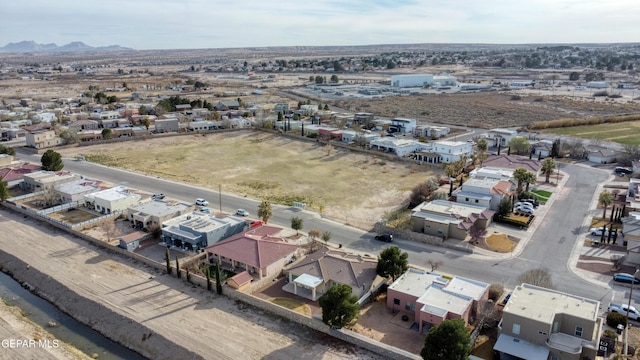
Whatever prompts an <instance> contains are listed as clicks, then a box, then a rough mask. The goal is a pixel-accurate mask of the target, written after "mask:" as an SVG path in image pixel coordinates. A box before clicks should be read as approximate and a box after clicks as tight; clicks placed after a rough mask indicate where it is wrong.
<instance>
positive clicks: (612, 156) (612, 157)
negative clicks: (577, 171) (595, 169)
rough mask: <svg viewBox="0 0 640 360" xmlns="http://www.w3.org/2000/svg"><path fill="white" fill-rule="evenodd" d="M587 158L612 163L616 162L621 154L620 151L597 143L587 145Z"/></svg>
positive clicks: (596, 161) (598, 162)
mask: <svg viewBox="0 0 640 360" xmlns="http://www.w3.org/2000/svg"><path fill="white" fill-rule="evenodd" d="M585 150H586V152H587V160H589V161H590V162H593V163H596V164H611V163H614V162H616V157H618V156H620V152H618V151H616V150H614V149H610V148H606V147H602V146H597V145H587V146H586V147H585Z"/></svg>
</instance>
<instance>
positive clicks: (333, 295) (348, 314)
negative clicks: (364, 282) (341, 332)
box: [318, 284, 360, 329]
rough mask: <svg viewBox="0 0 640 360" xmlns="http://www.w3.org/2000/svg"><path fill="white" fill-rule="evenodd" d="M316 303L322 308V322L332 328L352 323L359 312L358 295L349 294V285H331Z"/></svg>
mask: <svg viewBox="0 0 640 360" xmlns="http://www.w3.org/2000/svg"><path fill="white" fill-rule="evenodd" d="M318 303H319V304H320V307H321V308H322V322H323V323H325V324H327V325H329V326H330V327H331V328H332V329H340V328H343V327H345V326H350V325H353V324H354V323H355V322H356V320H357V319H358V315H359V314H360V307H359V306H358V297H357V296H355V295H353V294H351V286H349V285H345V284H337V285H333V286H332V287H330V288H329V291H327V293H326V294H324V295H322V296H321V297H320V299H319V300H318Z"/></svg>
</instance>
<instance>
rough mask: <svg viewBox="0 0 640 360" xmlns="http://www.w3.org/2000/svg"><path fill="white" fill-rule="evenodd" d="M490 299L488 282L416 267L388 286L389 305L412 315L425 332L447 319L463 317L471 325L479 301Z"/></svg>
mask: <svg viewBox="0 0 640 360" xmlns="http://www.w3.org/2000/svg"><path fill="white" fill-rule="evenodd" d="M488 298H489V284H487V283H484V282H481V281H476V280H472V279H467V278H463V277H459V276H454V277H453V278H445V277H443V276H442V275H440V274H436V273H430V272H427V271H424V270H418V269H413V268H410V269H409V270H407V272H405V273H404V274H402V275H401V276H400V277H399V278H398V279H396V281H394V282H393V284H391V285H389V287H388V288H387V308H389V309H390V310H391V311H392V312H393V313H395V312H401V313H404V314H407V315H409V316H410V317H411V319H412V321H413V322H415V323H416V324H418V330H419V332H423V333H427V332H428V331H429V329H430V328H431V327H432V326H435V325H439V324H441V323H442V322H443V321H444V320H452V319H462V320H464V322H465V324H466V325H469V324H470V323H471V322H473V319H474V318H475V317H476V315H477V312H478V304H482V303H484V302H485V301H487V300H488Z"/></svg>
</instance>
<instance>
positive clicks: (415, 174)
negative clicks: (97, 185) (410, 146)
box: [60, 131, 442, 229]
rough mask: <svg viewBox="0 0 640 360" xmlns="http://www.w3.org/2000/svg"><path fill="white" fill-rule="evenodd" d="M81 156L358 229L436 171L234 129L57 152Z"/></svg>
mask: <svg viewBox="0 0 640 360" xmlns="http://www.w3.org/2000/svg"><path fill="white" fill-rule="evenodd" d="M60 152H61V153H62V154H63V156H67V157H72V156H75V155H77V154H83V155H84V156H85V157H86V159H87V160H91V161H96V162H99V163H102V164H105V165H109V166H114V167H120V168H125V169H129V170H134V171H139V172H142V173H146V174H153V175H155V176H160V177H164V178H168V179H174V180H180V181H185V182H189V183H193V184H200V185H203V186H206V187H208V188H212V189H217V188H218V185H222V189H223V191H225V192H232V193H235V194H238V195H240V196H247V197H251V198H256V199H270V200H271V201H272V202H275V203H281V204H290V203H291V202H292V201H300V202H304V203H306V204H307V206H309V207H311V208H313V209H315V210H318V211H322V214H323V216H326V217H329V218H334V219H337V220H344V219H345V217H346V216H347V215H348V219H349V223H350V224H351V225H353V226H357V227H360V228H363V229H369V228H370V227H371V225H372V224H373V223H374V222H375V221H377V220H378V219H380V217H381V216H382V215H383V214H384V212H385V211H390V210H394V209H396V208H397V207H398V206H400V205H401V204H403V203H404V201H405V200H406V199H407V197H408V194H409V192H410V191H411V189H412V188H413V187H414V186H415V185H416V184H418V183H420V182H422V181H425V179H426V178H427V177H428V176H430V175H433V174H434V172H435V171H442V170H441V168H439V167H436V168H430V167H427V166H421V165H418V164H411V163H399V162H393V161H386V160H381V159H379V158H376V157H373V156H371V155H366V154H358V153H354V152H351V151H348V150H344V149H340V148H337V147H332V149H331V150H329V149H328V147H327V146H324V145H320V144H318V143H316V142H307V141H299V140H294V139H290V138H285V137H282V136H277V135H272V134H267V133H262V132H257V131H240V132H227V133H219V134H209V135H206V136H202V135H193V136H179V137H171V138H162V139H154V140H146V141H129V142H124V143H121V144H105V145H97V146H91V147H79V148H72V149H65V150H61V151H60Z"/></svg>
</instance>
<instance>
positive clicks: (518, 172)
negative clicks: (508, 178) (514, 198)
mask: <svg viewBox="0 0 640 360" xmlns="http://www.w3.org/2000/svg"><path fill="white" fill-rule="evenodd" d="M529 174H530V172H529V171H527V169H525V168H522V167H520V168H517V169H515V170H514V171H513V178H514V179H516V181H517V182H518V185H517V187H516V192H517V193H518V194H519V193H520V192H522V184H524V183H525V181H527V180H528V179H529V177H530V175H529Z"/></svg>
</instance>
